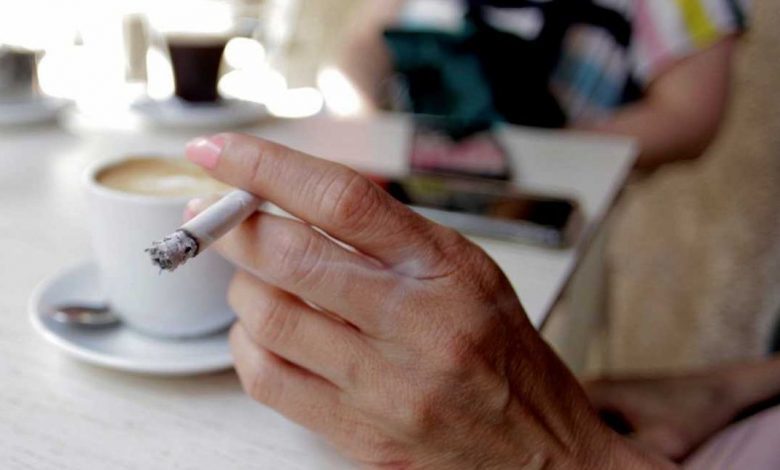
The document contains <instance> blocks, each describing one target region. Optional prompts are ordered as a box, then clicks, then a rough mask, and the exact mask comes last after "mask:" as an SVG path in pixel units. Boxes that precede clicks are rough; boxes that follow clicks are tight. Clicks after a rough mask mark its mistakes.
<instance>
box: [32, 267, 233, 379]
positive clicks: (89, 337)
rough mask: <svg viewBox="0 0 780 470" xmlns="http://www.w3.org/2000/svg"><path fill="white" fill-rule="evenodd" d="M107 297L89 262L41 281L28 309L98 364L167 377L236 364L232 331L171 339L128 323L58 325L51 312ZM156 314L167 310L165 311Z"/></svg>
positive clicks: (53, 334) (60, 342) (62, 343)
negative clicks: (62, 307) (229, 338)
mask: <svg viewBox="0 0 780 470" xmlns="http://www.w3.org/2000/svg"><path fill="white" fill-rule="evenodd" d="M104 301H105V297H104V294H103V292H102V288H101V282H100V278H99V275H98V269H97V266H96V265H95V264H94V263H92V262H88V263H83V264H79V265H77V266H73V267H69V268H66V269H63V270H61V271H60V272H57V273H55V274H54V275H52V276H51V277H49V278H48V279H45V280H44V281H43V282H41V283H40V284H39V285H38V287H37V288H36V289H35V291H33V294H32V296H31V297H30V301H29V304H28V310H29V312H28V313H29V315H30V320H31V322H32V324H33V327H34V328H35V330H36V331H37V332H38V333H40V334H41V335H42V336H43V337H44V338H45V339H46V340H48V341H49V342H51V343H52V344H54V345H55V346H57V347H58V348H60V349H62V350H63V351H64V352H66V353H68V354H69V355H71V356H73V357H75V358H77V359H79V360H82V361H85V362H88V363H91V364H94V365H98V366H102V367H107V368H111V369H117V370H122V371H127V372H134V373H142V374H153V375H168V376H182V375H196V374H205V373H210V372H216V371H220V370H224V369H229V368H231V367H232V366H233V359H232V357H231V354H230V348H229V345H228V330H227V329H223V330H221V331H218V332H216V333H213V334H210V335H207V336H200V337H196V338H190V339H182V340H171V339H162V338H159V337H155V336H149V335H145V334H143V333H139V332H138V331H136V330H134V329H132V328H130V327H128V326H127V325H126V324H123V323H120V324H118V325H114V326H110V327H104V328H89V327H83V326H77V325H69V324H63V323H59V322H57V321H56V320H54V319H52V318H51V317H50V315H49V312H50V311H51V309H52V308H53V307H56V306H60V305H66V304H96V303H103V302H104ZM154 313H155V314H156V315H160V316H164V315H165V314H166V312H165V311H163V310H160V311H158V312H154ZM217 313H218V312H217Z"/></svg>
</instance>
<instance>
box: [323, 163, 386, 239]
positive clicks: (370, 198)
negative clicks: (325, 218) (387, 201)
mask: <svg viewBox="0 0 780 470" xmlns="http://www.w3.org/2000/svg"><path fill="white" fill-rule="evenodd" d="M326 184H327V186H326V187H325V189H324V191H323V193H322V194H323V197H322V205H323V207H322V208H321V209H322V210H323V212H324V213H325V214H328V215H329V217H330V218H331V220H332V221H333V223H334V224H337V225H339V226H340V227H343V228H345V229H352V230H359V229H360V228H361V226H362V225H363V224H364V221H365V218H366V217H367V216H368V215H369V214H371V213H373V212H374V209H375V208H376V206H377V204H378V203H379V193H378V192H377V190H376V187H374V185H373V184H372V183H371V182H370V181H368V180H367V179H366V178H364V177H363V176H361V175H360V174H359V173H357V172H356V171H354V170H350V169H339V172H338V174H336V175H334V176H333V177H332V178H329V179H328V181H327V183H326Z"/></svg>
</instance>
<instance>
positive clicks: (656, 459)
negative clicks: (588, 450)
mask: <svg viewBox="0 0 780 470" xmlns="http://www.w3.org/2000/svg"><path fill="white" fill-rule="evenodd" d="M608 432H609V434H611V436H609V438H608V440H607V441H605V443H604V444H603V446H604V447H603V448H604V449H607V450H606V451H605V459H608V460H604V459H602V460H601V461H598V460H591V461H589V462H587V466H584V468H592V469H601V468H609V469H615V470H623V469H625V470H650V469H652V470H660V469H674V468H678V467H677V465H675V464H674V463H673V462H671V461H669V460H666V459H664V458H662V457H660V456H657V455H651V454H649V453H648V452H646V451H644V450H642V449H640V448H639V447H638V446H637V445H635V444H634V443H632V442H630V441H628V440H627V439H625V438H623V437H622V436H619V435H618V434H616V433H614V432H612V431H608ZM595 449H596V450H597V451H598V447H596V448H595Z"/></svg>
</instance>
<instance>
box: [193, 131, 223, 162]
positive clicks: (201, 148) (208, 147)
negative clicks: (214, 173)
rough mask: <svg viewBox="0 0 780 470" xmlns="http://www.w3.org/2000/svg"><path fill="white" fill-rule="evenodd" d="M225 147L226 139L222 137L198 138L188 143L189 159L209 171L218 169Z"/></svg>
mask: <svg viewBox="0 0 780 470" xmlns="http://www.w3.org/2000/svg"><path fill="white" fill-rule="evenodd" d="M224 147H225V138H224V137H223V136H221V135H213V136H211V137H198V138H196V139H193V140H191V141H189V142H187V146H186V154H187V159H188V160H189V161H191V162H192V163H195V164H196V165H200V166H202V167H203V168H206V169H208V170H213V169H214V168H216V167H217V162H218V161H219V156H220V154H222V149H223V148H224Z"/></svg>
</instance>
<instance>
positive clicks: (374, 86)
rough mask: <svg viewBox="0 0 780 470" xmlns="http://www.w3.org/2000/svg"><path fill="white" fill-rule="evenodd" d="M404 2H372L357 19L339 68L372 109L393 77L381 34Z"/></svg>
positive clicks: (393, 19)
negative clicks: (387, 80) (387, 81)
mask: <svg viewBox="0 0 780 470" xmlns="http://www.w3.org/2000/svg"><path fill="white" fill-rule="evenodd" d="M403 4H404V0H372V1H371V2H367V3H366V4H365V6H364V8H363V9H362V10H361V11H360V12H359V13H358V15H357V16H356V18H357V20H356V22H355V23H356V25H355V27H354V28H353V29H352V31H350V32H349V34H348V39H347V40H346V41H345V43H344V47H343V48H342V51H341V54H340V55H339V58H338V67H339V68H340V69H341V71H342V72H343V73H344V74H345V75H346V76H347V77H348V78H349V79H350V81H351V82H352V85H354V87H355V89H356V91H357V92H358V93H359V94H360V96H361V98H362V99H363V105H364V107H365V108H367V109H371V108H373V107H376V106H377V105H379V104H381V102H382V101H383V98H384V97H383V96H382V93H383V91H384V90H383V85H384V83H385V80H386V79H387V77H388V76H389V75H390V74H391V73H392V60H391V57H390V52H389V51H388V49H387V46H386V45H385V43H384V37H383V35H382V34H383V32H384V30H385V29H386V28H387V27H388V26H389V25H390V24H392V23H393V22H395V20H396V17H397V15H398V12H399V11H400V9H401V8H402V6H403Z"/></svg>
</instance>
